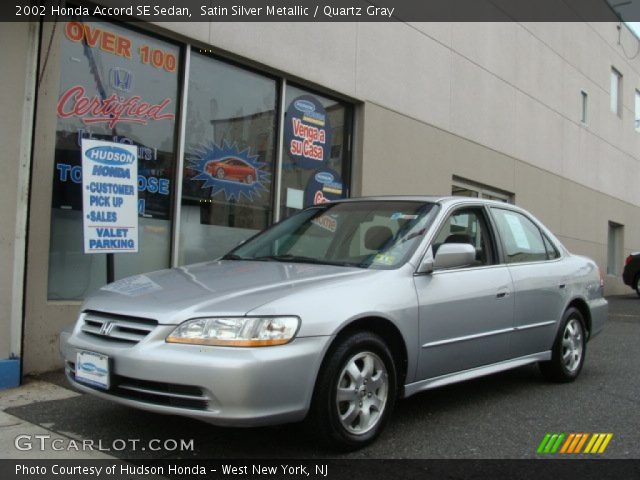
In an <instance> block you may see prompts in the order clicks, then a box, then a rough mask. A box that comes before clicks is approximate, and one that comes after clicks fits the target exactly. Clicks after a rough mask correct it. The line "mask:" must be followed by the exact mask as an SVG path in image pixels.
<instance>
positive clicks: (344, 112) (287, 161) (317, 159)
mask: <svg viewBox="0 0 640 480" xmlns="http://www.w3.org/2000/svg"><path fill="white" fill-rule="evenodd" d="M283 129H284V149H283V150H284V151H283V158H282V186H281V193H280V195H281V207H280V215H281V218H285V217H287V216H289V215H292V214H293V213H296V212H297V211H299V210H301V209H303V208H306V207H308V206H311V205H317V204H321V203H325V202H327V201H330V200H337V199H339V198H345V197H347V196H348V184H349V178H348V173H349V162H350V157H349V150H350V148H349V141H350V131H351V112H350V109H349V108H348V106H347V104H344V103H342V102H338V101H337V100H333V99H329V98H326V97H323V96H321V95H317V94H315V93H311V92H308V91H306V90H302V89H301V88H298V87H295V86H292V85H287V89H286V98H285V116H284V126H283Z"/></svg>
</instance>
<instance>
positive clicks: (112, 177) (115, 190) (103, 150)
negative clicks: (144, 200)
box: [82, 139, 138, 253]
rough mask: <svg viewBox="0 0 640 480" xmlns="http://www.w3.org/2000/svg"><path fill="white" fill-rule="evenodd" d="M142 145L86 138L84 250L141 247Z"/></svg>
mask: <svg viewBox="0 0 640 480" xmlns="http://www.w3.org/2000/svg"><path fill="white" fill-rule="evenodd" d="M137 178H138V149H137V147H136V146H134V145H124V144H121V143H113V142H105V141H102V140H90V139H83V140H82V215H83V221H84V253H120V252H133V253H135V252H137V251H138V185H137Z"/></svg>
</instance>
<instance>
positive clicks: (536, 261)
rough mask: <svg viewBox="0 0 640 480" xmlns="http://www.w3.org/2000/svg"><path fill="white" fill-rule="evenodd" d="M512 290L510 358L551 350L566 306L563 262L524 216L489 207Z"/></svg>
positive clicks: (565, 274) (539, 231) (541, 233)
mask: <svg viewBox="0 0 640 480" xmlns="http://www.w3.org/2000/svg"><path fill="white" fill-rule="evenodd" d="M490 210H491V213H492V216H493V218H494V220H495V223H496V226H497V229H498V232H499V236H500V239H501V241H502V246H503V251H504V257H505V261H506V262H507V265H508V268H509V272H510V273H511V278H512V279H513V288H514V325H513V326H514V333H513V335H512V343H511V350H512V356H513V357H521V356H524V355H530V354H533V353H539V352H544V351H547V350H550V349H551V346H552V344H553V340H554V338H555V332H556V323H557V322H558V321H559V319H560V318H561V316H562V314H563V309H564V306H565V305H566V295H567V293H566V292H567V289H566V283H567V281H568V278H567V272H566V271H565V270H566V266H565V262H564V261H563V259H562V257H561V254H560V252H559V250H558V249H556V248H555V247H554V246H553V244H552V242H551V241H550V240H549V239H548V238H547V237H546V235H545V234H544V233H543V232H542V231H541V230H540V228H538V226H537V225H536V224H535V222H534V221H533V220H532V219H530V218H529V217H528V216H526V215H524V214H522V213H520V212H517V211H514V210H510V209H505V208H498V207H491V209H490Z"/></svg>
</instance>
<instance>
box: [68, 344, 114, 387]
mask: <svg viewBox="0 0 640 480" xmlns="http://www.w3.org/2000/svg"><path fill="white" fill-rule="evenodd" d="M76 381H78V382H81V383H86V384H87V385H91V386H93V387H98V388H102V389H104V390H108V389H109V357H107V356H106V355H101V354H99V353H94V352H85V351H81V352H78V354H77V355H76Z"/></svg>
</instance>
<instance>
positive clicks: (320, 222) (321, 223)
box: [311, 215, 338, 233]
mask: <svg viewBox="0 0 640 480" xmlns="http://www.w3.org/2000/svg"><path fill="white" fill-rule="evenodd" d="M311 223H313V224H314V225H317V226H318V227H320V228H324V229H325V230H328V231H330V232H331V233H335V231H336V229H337V228H338V221H337V220H336V219H335V218H333V217H332V216H331V215H321V216H319V217H318V218H314V219H313V220H311Z"/></svg>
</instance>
